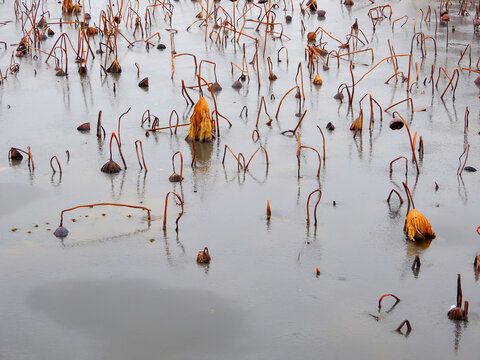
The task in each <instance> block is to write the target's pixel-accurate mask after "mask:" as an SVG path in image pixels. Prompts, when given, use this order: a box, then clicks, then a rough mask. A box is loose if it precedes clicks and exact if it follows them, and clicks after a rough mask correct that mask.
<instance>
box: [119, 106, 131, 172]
mask: <svg viewBox="0 0 480 360" xmlns="http://www.w3.org/2000/svg"><path fill="white" fill-rule="evenodd" d="M130 109H131V107H129V108H128V110H127V111H125V112H124V113H123V114H122V115H120V117H119V118H118V146H119V147H120V146H122V141H121V140H120V120H121V119H122V117H123V116H124V115H126V114H128V112H129V111H130ZM125 169H126V167H125Z"/></svg>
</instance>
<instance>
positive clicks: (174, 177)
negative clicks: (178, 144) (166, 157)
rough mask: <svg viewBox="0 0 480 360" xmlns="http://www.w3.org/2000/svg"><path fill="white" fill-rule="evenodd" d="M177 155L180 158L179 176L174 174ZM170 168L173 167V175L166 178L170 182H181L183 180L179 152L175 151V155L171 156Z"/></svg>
mask: <svg viewBox="0 0 480 360" xmlns="http://www.w3.org/2000/svg"><path fill="white" fill-rule="evenodd" d="M177 154H178V155H179V156H180V174H177V173H176V172H175V155H177ZM172 167H173V174H172V175H170V177H169V178H168V180H169V181H170V182H182V180H183V176H182V175H183V155H182V153H181V152H180V151H177V152H176V153H175V154H173V156H172Z"/></svg>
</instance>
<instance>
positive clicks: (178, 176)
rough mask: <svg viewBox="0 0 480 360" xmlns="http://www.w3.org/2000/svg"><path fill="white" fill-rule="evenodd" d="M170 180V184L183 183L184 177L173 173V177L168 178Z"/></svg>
mask: <svg viewBox="0 0 480 360" xmlns="http://www.w3.org/2000/svg"><path fill="white" fill-rule="evenodd" d="M168 180H169V181H170V182H180V181H182V180H183V179H182V177H181V176H180V174H177V173H173V174H172V175H170V177H169V178H168Z"/></svg>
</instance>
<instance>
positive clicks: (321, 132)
mask: <svg viewBox="0 0 480 360" xmlns="http://www.w3.org/2000/svg"><path fill="white" fill-rule="evenodd" d="M317 128H318V130H320V134H322V139H323V166H325V135H323V131H322V129H321V128H320V126H318V125H317Z"/></svg>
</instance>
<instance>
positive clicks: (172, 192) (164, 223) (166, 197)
mask: <svg viewBox="0 0 480 360" xmlns="http://www.w3.org/2000/svg"><path fill="white" fill-rule="evenodd" d="M170 194H173V195H175V196H176V197H177V199H178V200H180V205H181V206H182V212H181V213H179V214H178V218H177V220H176V221H175V226H176V227H175V231H177V232H178V221H179V220H180V218H181V217H182V215H183V200H182V198H181V197H180V195H178V194H177V193H176V192H175V191H170V192H168V193H167V196H165V210H164V212H163V231H165V230H167V206H168V196H169V195H170Z"/></svg>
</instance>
